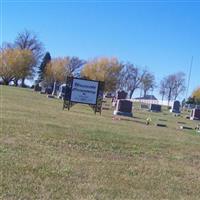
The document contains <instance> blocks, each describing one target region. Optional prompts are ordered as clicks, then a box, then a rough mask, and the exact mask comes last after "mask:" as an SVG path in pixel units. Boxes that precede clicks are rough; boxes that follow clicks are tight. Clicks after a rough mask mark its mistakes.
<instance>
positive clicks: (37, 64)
mask: <svg viewBox="0 0 200 200" xmlns="http://www.w3.org/2000/svg"><path fill="white" fill-rule="evenodd" d="M36 75H37V81H36V82H37V83H39V82H40V83H42V84H43V85H46V86H48V85H50V86H52V87H53V88H54V89H53V93H54V92H55V88H56V85H58V84H62V83H65V81H66V78H67V76H76V77H84V78H87V79H92V80H99V81H105V91H106V92H113V91H115V90H116V89H124V90H126V91H127V92H128V93H129V97H130V98H131V97H132V95H133V94H134V92H135V91H136V90H138V89H140V90H141V91H142V93H143V96H146V95H147V94H148V93H149V91H153V90H154V89H155V88H156V89H158V90H159V94H160V95H161V97H162V100H164V99H166V100H168V101H171V100H176V99H177V98H178V96H180V95H181V94H183V93H184V91H185V88H186V87H185V74H184V73H183V72H177V73H174V74H170V75H167V76H166V77H163V79H162V80H161V81H160V83H159V84H157V83H156V79H155V76H154V74H153V73H152V72H150V71H149V70H147V69H145V68H141V67H139V66H137V65H135V64H133V63H130V62H122V61H120V60H119V59H118V58H115V57H112V58H109V57H101V58H94V59H91V60H87V61H85V60H83V59H80V58H79V57H77V56H72V57H70V56H66V57H57V58H53V59H52V58H51V55H50V53H49V52H46V53H45V54H44V45H43V43H42V42H41V41H40V40H39V39H38V37H37V35H36V34H34V33H33V32H30V31H27V30H25V31H23V32H21V33H19V34H18V35H17V37H16V39H15V41H14V42H13V43H4V44H2V46H1V49H0V77H1V81H2V84H5V85H9V84H11V83H13V84H14V85H15V86H18V85H19V83H20V86H22V87H25V79H33V78H34V77H35V76H36ZM197 94H198V92H197ZM197 94H196V93H195V98H196V99H198V98H199V96H198V95H197ZM193 96H194V95H192V96H191V98H192V97H193Z"/></svg>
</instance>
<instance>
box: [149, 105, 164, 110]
mask: <svg viewBox="0 0 200 200" xmlns="http://www.w3.org/2000/svg"><path fill="white" fill-rule="evenodd" d="M150 111H152V112H161V105H159V104H151V106H150Z"/></svg>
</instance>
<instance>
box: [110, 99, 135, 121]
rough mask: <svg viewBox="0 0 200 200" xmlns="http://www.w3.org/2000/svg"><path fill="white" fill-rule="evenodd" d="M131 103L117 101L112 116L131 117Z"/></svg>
mask: <svg viewBox="0 0 200 200" xmlns="http://www.w3.org/2000/svg"><path fill="white" fill-rule="evenodd" d="M132 104H133V103H132V101H129V100H125V99H124V100H118V101H117V106H116V108H115V110H114V115H123V116H127V117H132V116H133V113H132Z"/></svg>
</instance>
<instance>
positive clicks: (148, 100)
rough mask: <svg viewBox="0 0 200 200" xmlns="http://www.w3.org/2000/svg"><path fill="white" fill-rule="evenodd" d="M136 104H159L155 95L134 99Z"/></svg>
mask: <svg viewBox="0 0 200 200" xmlns="http://www.w3.org/2000/svg"><path fill="white" fill-rule="evenodd" d="M133 101H134V102H142V103H147V104H158V99H157V98H156V97H155V96H154V95H145V96H143V97H137V98H134V99H133Z"/></svg>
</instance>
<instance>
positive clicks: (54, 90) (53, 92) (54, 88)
mask: <svg viewBox="0 0 200 200" xmlns="http://www.w3.org/2000/svg"><path fill="white" fill-rule="evenodd" d="M52 95H56V81H54V83H53V91H52Z"/></svg>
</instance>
